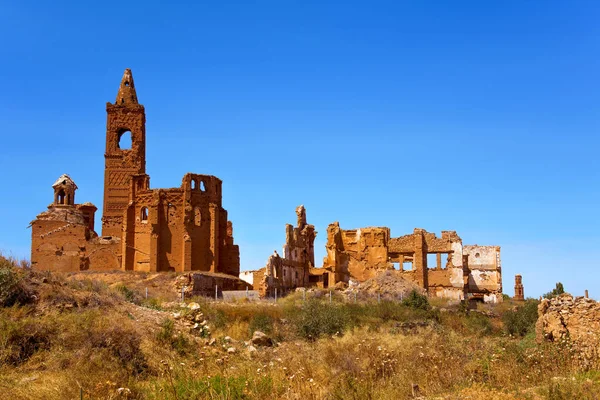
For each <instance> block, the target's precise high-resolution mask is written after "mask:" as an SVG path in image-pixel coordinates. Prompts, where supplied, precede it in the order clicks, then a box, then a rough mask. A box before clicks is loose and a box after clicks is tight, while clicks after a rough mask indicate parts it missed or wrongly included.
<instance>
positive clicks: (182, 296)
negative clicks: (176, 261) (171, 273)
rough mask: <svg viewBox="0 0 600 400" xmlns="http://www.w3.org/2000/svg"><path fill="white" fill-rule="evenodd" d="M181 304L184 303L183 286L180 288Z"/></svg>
mask: <svg viewBox="0 0 600 400" xmlns="http://www.w3.org/2000/svg"><path fill="white" fill-rule="evenodd" d="M181 302H182V303H183V302H185V286H182V287H181Z"/></svg>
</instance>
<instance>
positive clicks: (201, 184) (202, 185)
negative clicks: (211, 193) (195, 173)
mask: <svg viewBox="0 0 600 400" xmlns="http://www.w3.org/2000/svg"><path fill="white" fill-rule="evenodd" d="M200 191H201V192H204V191H206V187H205V186H204V181H200Z"/></svg>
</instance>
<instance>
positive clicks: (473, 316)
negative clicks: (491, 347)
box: [465, 312, 494, 335]
mask: <svg viewBox="0 0 600 400" xmlns="http://www.w3.org/2000/svg"><path fill="white" fill-rule="evenodd" d="M465 325H466V327H467V329H468V330H469V331H470V332H472V333H474V334H477V335H490V334H492V333H493V332H494V328H493V326H492V322H491V321H490V318H489V317H487V316H485V315H483V314H480V313H478V312H470V313H468V314H467V316H466V320H465Z"/></svg>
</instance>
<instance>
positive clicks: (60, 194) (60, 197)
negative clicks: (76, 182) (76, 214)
mask: <svg viewBox="0 0 600 400" xmlns="http://www.w3.org/2000/svg"><path fill="white" fill-rule="evenodd" d="M58 204H65V191H64V190H62V189H61V191H60V192H58Z"/></svg>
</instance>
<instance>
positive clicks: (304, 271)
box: [240, 205, 317, 297]
mask: <svg viewBox="0 0 600 400" xmlns="http://www.w3.org/2000/svg"><path fill="white" fill-rule="evenodd" d="M296 216H297V224H296V226H295V227H294V226H292V225H290V224H286V226H285V244H284V245H283V257H281V256H280V255H279V254H278V253H277V251H274V252H273V254H272V255H271V256H270V257H269V259H268V261H267V265H266V266H265V267H264V268H262V269H260V270H258V271H253V272H252V275H253V276H252V282H253V286H254V289H255V290H258V292H259V295H260V296H262V297H264V296H274V295H275V290H277V292H278V293H279V294H283V293H285V292H287V291H289V290H293V289H295V288H298V287H306V286H309V285H310V279H309V274H310V270H311V268H313V267H314V262H315V253H314V251H315V248H314V241H315V237H316V235H317V232H316V231H315V227H314V226H313V225H310V224H308V223H307V222H306V209H305V208H304V206H302V205H301V206H298V207H297V208H296ZM244 276H245V278H246V279H249V278H248V273H247V272H246V273H244ZM240 277H242V276H240Z"/></svg>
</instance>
